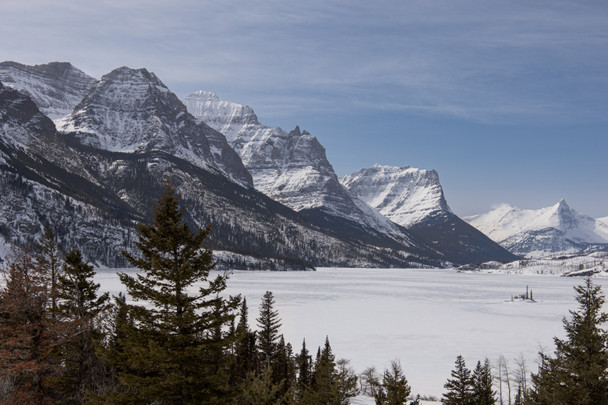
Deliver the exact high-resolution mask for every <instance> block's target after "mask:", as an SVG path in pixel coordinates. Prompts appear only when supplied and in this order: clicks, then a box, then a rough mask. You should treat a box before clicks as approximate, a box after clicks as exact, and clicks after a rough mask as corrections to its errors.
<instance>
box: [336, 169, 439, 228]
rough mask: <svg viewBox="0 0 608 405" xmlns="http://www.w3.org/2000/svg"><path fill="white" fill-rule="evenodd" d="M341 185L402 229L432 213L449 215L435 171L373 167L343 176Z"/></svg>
mask: <svg viewBox="0 0 608 405" xmlns="http://www.w3.org/2000/svg"><path fill="white" fill-rule="evenodd" d="M340 182H341V183H342V184H343V185H344V186H345V187H346V188H347V189H348V190H349V191H350V192H351V193H353V194H354V195H356V196H357V197H359V198H360V199H361V200H363V201H365V202H366V203H367V204H369V205H370V206H371V207H374V208H375V209H377V210H378V211H379V212H380V213H381V214H382V215H384V216H386V217H387V218H389V219H390V220H392V221H393V222H396V223H398V224H399V225H402V226H405V227H409V226H411V225H413V224H416V223H418V222H420V221H422V220H423V219H424V218H426V217H427V216H428V215H429V214H431V213H432V212H435V211H447V212H451V210H450V208H449V207H448V204H447V201H446V200H445V197H444V195H443V189H442V188H441V184H440V183H439V175H438V174H437V172H436V171H435V170H422V169H416V168H412V167H409V166H405V167H393V166H381V165H378V164H376V165H374V166H372V167H370V168H365V169H361V170H359V171H357V172H355V173H352V174H349V175H346V176H343V177H341V178H340Z"/></svg>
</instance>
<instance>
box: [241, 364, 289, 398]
mask: <svg viewBox="0 0 608 405" xmlns="http://www.w3.org/2000/svg"><path fill="white" fill-rule="evenodd" d="M282 391H284V390H283V387H282V384H275V383H274V382H273V381H272V367H267V368H266V369H264V371H262V373H261V375H256V374H255V373H248V374H247V378H246V379H245V381H244V383H243V386H242V389H241V392H240V393H239V397H238V399H237V401H236V403H237V404H238V405H285V404H287V403H288V396H287V394H285V393H282Z"/></svg>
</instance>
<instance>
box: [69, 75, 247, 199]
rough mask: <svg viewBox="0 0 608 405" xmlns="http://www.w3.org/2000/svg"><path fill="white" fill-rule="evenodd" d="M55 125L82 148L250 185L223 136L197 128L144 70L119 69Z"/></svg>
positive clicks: (179, 104) (175, 99)
mask: <svg viewBox="0 0 608 405" xmlns="http://www.w3.org/2000/svg"><path fill="white" fill-rule="evenodd" d="M57 126H58V129H59V130H60V131H62V132H63V133H70V134H72V135H73V136H75V137H76V138H77V139H78V140H79V141H80V142H81V143H83V144H85V145H89V146H92V147H95V148H98V149H103V150H108V151H113V152H124V153H145V152H150V151H162V152H165V153H169V154H172V155H175V156H178V157H180V158H183V159H186V160H187V161H189V162H191V163H193V164H195V165H197V166H199V167H202V168H207V169H217V170H219V171H220V172H222V173H224V174H225V175H227V176H228V177H229V178H231V179H232V180H234V181H236V182H238V183H239V184H242V185H245V186H247V187H251V186H252V180H251V175H250V174H249V173H248V172H247V170H246V169H245V167H244V166H243V163H242V162H241V160H240V158H239V156H238V155H237V154H236V152H234V150H232V148H231V147H230V146H229V145H228V143H227V141H226V139H225V137H224V136H223V135H222V134H220V133H218V132H217V131H215V130H213V129H212V128H210V127H209V126H207V125H206V124H203V123H198V122H197V121H196V120H195V118H194V117H193V116H192V115H191V114H189V113H188V111H187V109H186V106H185V105H184V104H183V103H182V102H181V101H180V100H179V98H178V97H177V96H176V95H175V94H174V93H173V92H171V91H170V90H169V89H168V88H167V86H165V84H164V83H163V82H162V81H161V80H160V79H159V78H158V77H157V76H156V75H155V74H154V73H152V72H149V71H148V70H147V69H144V68H141V69H132V68H129V67H124V66H123V67H120V68H117V69H114V70H113V71H111V72H109V73H107V74H106V75H104V76H103V77H102V78H101V80H99V81H98V82H97V83H96V84H95V85H94V86H93V87H91V89H90V90H89V92H88V93H87V95H86V96H85V97H84V98H83V99H82V101H81V102H80V103H79V104H78V105H77V106H76V108H75V109H74V111H73V112H72V113H71V114H69V115H68V116H66V117H64V118H62V119H60V120H57Z"/></svg>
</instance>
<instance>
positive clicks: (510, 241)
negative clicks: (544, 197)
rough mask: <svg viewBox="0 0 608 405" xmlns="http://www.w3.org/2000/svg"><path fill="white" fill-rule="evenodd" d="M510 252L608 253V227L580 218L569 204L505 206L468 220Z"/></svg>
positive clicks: (533, 254)
mask: <svg viewBox="0 0 608 405" xmlns="http://www.w3.org/2000/svg"><path fill="white" fill-rule="evenodd" d="M465 219H466V220H467V221H468V222H469V223H470V224H471V225H473V226H475V227H476V228H477V229H479V230H481V231H482V232H484V233H485V234H486V235H488V236H489V237H490V238H492V239H493V240H495V241H496V242H498V243H499V244H501V245H502V246H504V247H505V248H507V249H508V250H509V251H511V252H513V253H515V254H519V255H523V256H526V257H531V258H538V257H543V256H555V255H564V254H578V253H582V252H585V251H588V250H604V249H608V226H606V223H605V222H603V221H602V220H596V219H594V218H591V217H589V216H586V215H582V214H579V213H578V212H577V211H575V210H574V209H572V208H570V207H569V206H568V204H567V203H566V201H564V200H563V199H562V200H560V201H559V202H558V203H557V204H555V205H553V206H551V207H546V208H541V209H538V210H526V209H520V208H516V207H511V206H509V205H507V204H503V205H501V206H499V207H497V208H496V209H494V210H492V211H490V212H488V213H486V214H481V215H475V216H471V217H467V218H465Z"/></svg>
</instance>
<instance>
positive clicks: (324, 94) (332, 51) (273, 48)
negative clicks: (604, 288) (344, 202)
mask: <svg viewBox="0 0 608 405" xmlns="http://www.w3.org/2000/svg"><path fill="white" fill-rule="evenodd" d="M0 60H14V61H18V62H21V63H26V64H38V63H46V62H50V61H70V62H72V63H73V64H74V65H75V66H76V67H78V68H80V69H82V70H84V71H85V72H87V73H88V74H90V75H93V76H95V77H100V76H101V75H103V74H104V73H107V72H108V71H110V70H111V69H113V68H115V67H118V66H123V65H126V66H130V67H134V68H137V67H146V68H147V69H148V70H150V71H153V72H155V73H156V74H157V75H158V76H159V78H160V79H161V80H163V82H164V83H165V84H167V86H169V88H171V89H172V90H173V91H174V92H176V93H177V94H178V95H179V96H180V97H184V96H185V95H187V94H188V93H190V92H192V91H196V90H200V89H205V90H211V91H214V92H216V93H217V94H218V95H220V97H222V98H225V99H229V100H231V101H234V102H238V103H241V104H247V105H250V106H251V107H252V108H253V109H254V110H255V111H256V113H257V114H258V116H259V118H260V121H261V122H262V123H264V124H266V125H270V126H280V127H282V128H284V129H292V128H293V127H295V125H300V127H301V128H303V129H308V130H309V131H310V132H311V133H313V135H316V136H317V138H318V139H319V140H320V141H321V143H322V144H323V145H324V146H325V148H326V149H327V154H328V157H329V159H330V161H331V162H332V164H333V166H334V168H335V169H336V171H337V172H338V174H340V175H343V174H346V173H349V172H352V171H354V170H357V169H359V168H361V167H366V166H370V165H372V164H374V163H381V164H390V165H399V166H404V165H410V166H414V167H420V168H425V169H436V170H437V171H438V172H439V176H440V178H441V181H442V184H443V186H444V189H445V192H446V196H447V199H448V203H449V204H450V206H451V207H452V209H453V210H454V211H455V212H456V213H457V214H460V215H471V214H475V213H481V212H484V211H487V210H489V209H491V207H492V206H493V205H496V204H498V203H503V202H506V203H509V204H512V205H515V206H519V207H522V208H540V207H543V206H548V205H553V204H554V203H556V202H557V201H558V200H559V199H560V198H562V197H563V198H565V199H566V201H568V203H569V204H570V205H571V206H572V207H573V208H575V209H577V210H578V211H580V212H582V213H586V214H588V215H592V216H596V217H600V216H608V159H606V157H607V155H608V132H607V130H608V2H606V1H560V0H550V1H544V0H535V1H519V0H505V1H492V0H475V1H461V0H442V1H429V0H420V1H407V0H400V1H381V0H380V1H376V2H370V1H358V0H348V1H327V0H322V1H321V0H319V1H317V0H315V1H286V0H273V1H257V0H248V1H237V0H223V1H201V0H196V1H151V0H146V1H143V0H128V1H125V0H120V1H103V0H99V1H95V2H79V1H65V0H55V1H52V2H50V1H47V0H26V1H23V0H19V1H14V0H3V1H2V3H1V4H0Z"/></svg>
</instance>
